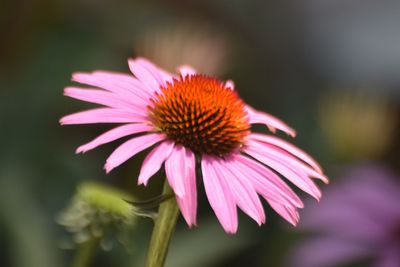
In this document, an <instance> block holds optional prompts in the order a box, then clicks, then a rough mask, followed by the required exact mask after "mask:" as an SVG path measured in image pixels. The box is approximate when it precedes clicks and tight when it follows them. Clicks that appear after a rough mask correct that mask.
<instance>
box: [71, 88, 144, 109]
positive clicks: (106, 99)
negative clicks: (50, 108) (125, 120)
mask: <svg viewBox="0 0 400 267" xmlns="http://www.w3.org/2000/svg"><path fill="white" fill-rule="evenodd" d="M64 95H66V96H69V97H71V98H75V99H79V100H83V101H86V102H90V103H95V104H100V105H104V106H107V107H112V108H116V109H122V110H132V111H135V112H136V113H139V114H146V112H145V111H146V108H145V107H144V106H140V105H139V106H138V105H137V104H136V103H135V102H130V101H129V99H123V98H121V97H119V96H118V95H116V94H113V93H110V92H107V91H104V90H99V89H83V88H78V87H66V88H65V89H64Z"/></svg>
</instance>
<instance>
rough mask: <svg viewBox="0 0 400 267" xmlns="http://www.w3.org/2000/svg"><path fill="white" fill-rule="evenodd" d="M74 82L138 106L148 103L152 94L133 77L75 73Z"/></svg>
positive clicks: (107, 73) (105, 73)
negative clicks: (99, 89) (102, 90)
mask: <svg viewBox="0 0 400 267" xmlns="http://www.w3.org/2000/svg"><path fill="white" fill-rule="evenodd" d="M72 80H73V81H75V82H79V83H83V84H88V85H91V86H97V87H99V88H102V89H104V90H107V91H110V92H113V93H115V94H117V95H119V96H121V97H123V98H124V99H130V100H131V101H132V102H135V103H137V104H139V103H143V104H144V105H146V104H147V103H148V100H149V97H150V96H151V94H150V92H147V90H146V89H145V87H144V86H143V84H142V83H140V82H139V81H138V80H137V79H135V78H134V77H132V76H128V75H126V74H122V73H121V74H120V73H111V72H106V71H96V72H93V73H79V72H78V73H74V74H73V75H72Z"/></svg>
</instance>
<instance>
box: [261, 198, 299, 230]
mask: <svg viewBox="0 0 400 267" xmlns="http://www.w3.org/2000/svg"><path fill="white" fill-rule="evenodd" d="M267 201H268V204H269V205H270V206H271V208H273V209H274V210H275V211H276V213H278V214H279V215H281V216H282V217H283V218H284V219H285V220H286V221H288V222H289V223H291V224H292V225H293V226H296V225H297V224H298V223H299V219H300V216H299V212H298V211H297V210H296V208H295V207H293V206H285V205H282V204H280V203H278V202H275V201H272V200H267Z"/></svg>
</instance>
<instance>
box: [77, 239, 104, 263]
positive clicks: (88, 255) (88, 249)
mask: <svg viewBox="0 0 400 267" xmlns="http://www.w3.org/2000/svg"><path fill="white" fill-rule="evenodd" d="M99 243H100V238H95V237H92V238H91V239H89V240H88V241H86V242H84V243H82V244H81V245H80V246H79V247H78V251H77V253H76V255H75V258H74V261H73V263H72V267H88V266H89V265H90V263H91V261H92V259H93V257H94V255H95V253H96V250H97V248H98V246H99Z"/></svg>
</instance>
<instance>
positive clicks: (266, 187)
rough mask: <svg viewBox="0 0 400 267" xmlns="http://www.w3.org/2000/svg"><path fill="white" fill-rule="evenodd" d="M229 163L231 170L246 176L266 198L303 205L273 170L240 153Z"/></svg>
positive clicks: (300, 206)
mask: <svg viewBox="0 0 400 267" xmlns="http://www.w3.org/2000/svg"><path fill="white" fill-rule="evenodd" d="M234 160H235V161H234V163H232V164H231V165H230V167H231V168H232V169H233V170H236V171H237V172H238V173H240V174H241V175H242V176H243V178H247V179H248V180H249V181H250V182H251V183H252V184H253V186H254V188H255V189H256V190H257V192H258V193H260V194H261V195H262V196H263V197H264V198H265V199H266V200H273V201H275V202H278V203H282V204H284V205H287V206H295V207H299V208H302V207H304V205H303V202H302V201H301V199H300V198H299V197H298V196H297V195H296V194H295V193H294V192H293V190H292V189H291V188H290V187H289V186H288V185H287V184H286V183H285V182H283V181H282V180H281V178H280V177H279V176H278V175H276V174H275V173H274V172H273V171H271V170H269V169H268V168H267V167H265V166H263V165H262V164H260V163H258V162H257V161H255V160H253V159H250V158H247V157H245V156H242V155H238V156H235V157H234Z"/></svg>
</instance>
